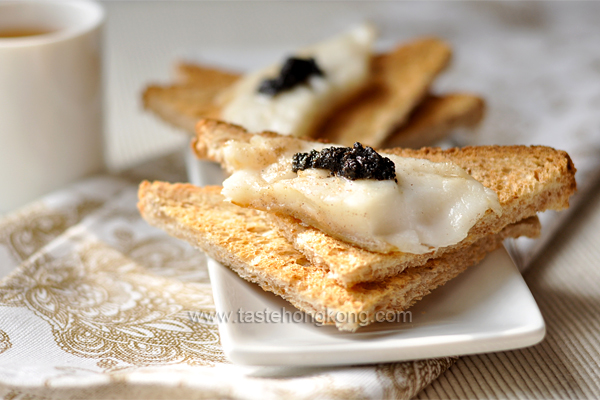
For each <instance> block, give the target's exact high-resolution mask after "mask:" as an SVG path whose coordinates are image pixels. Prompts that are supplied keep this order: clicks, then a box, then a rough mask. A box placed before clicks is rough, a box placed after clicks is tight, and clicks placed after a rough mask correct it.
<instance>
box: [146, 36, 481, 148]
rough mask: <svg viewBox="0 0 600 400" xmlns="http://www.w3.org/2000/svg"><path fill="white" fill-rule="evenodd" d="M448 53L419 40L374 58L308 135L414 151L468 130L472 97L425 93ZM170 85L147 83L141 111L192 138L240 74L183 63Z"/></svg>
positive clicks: (476, 100)
mask: <svg viewBox="0 0 600 400" xmlns="http://www.w3.org/2000/svg"><path fill="white" fill-rule="evenodd" d="M450 58H451V49H450V46H449V45H448V44H446V43H445V42H444V41H442V40H440V39H437V38H422V39H417V40H413V41H411V42H409V43H407V44H404V45H401V46H399V47H397V48H396V49H394V50H392V51H390V52H388V53H383V54H378V55H374V56H372V58H371V71H370V76H369V79H368V82H367V84H366V85H365V88H364V89H363V90H362V91H360V92H359V93H358V94H357V95H355V96H353V97H352V98H349V99H347V101H345V102H344V103H343V104H341V105H340V106H339V107H337V108H335V109H334V110H333V111H332V112H331V113H330V114H329V115H327V116H326V117H325V118H324V120H323V123H321V124H319V125H318V126H317V127H316V128H315V129H314V131H313V132H312V133H311V134H310V136H311V137H314V138H325V139H327V140H329V141H331V142H334V143H339V144H342V145H348V146H351V145H352V144H353V143H354V142H355V141H360V142H361V143H363V144H365V145H369V146H373V147H377V148H381V147H390V146H392V147H393V146H402V147H412V148H418V147H421V146H424V145H430V144H432V143H434V142H436V141H438V140H440V139H442V138H444V137H445V136H446V135H447V134H448V133H449V132H450V131H452V130H453V129H455V128H473V127H475V126H477V124H478V123H479V122H480V121H481V119H482V118H483V115H484V110H485V104H484V101H483V100H482V99H481V98H480V97H478V96H476V95H473V94H469V93H453V94H446V95H432V94H429V92H430V88H431V85H432V83H433V81H434V80H435V78H436V77H437V76H438V75H439V73H440V72H442V71H443V70H444V69H445V68H446V66H447V65H448V63H449V61H450ZM176 75H177V76H176V79H175V82H174V83H172V84H167V85H150V86H148V87H147V88H146V90H145V92H144V94H143V102H144V107H145V108H146V109H148V110H150V111H152V112H153V113H154V114H156V115H158V116H159V117H160V118H161V119H163V120H165V121H167V122H168V123H170V124H172V125H174V126H176V127H178V128H180V129H183V130H185V131H187V132H189V133H191V134H194V126H195V124H196V122H197V121H198V120H200V119H203V118H221V119H222V117H221V110H222V108H223V98H224V94H226V93H227V90H228V89H229V88H230V87H232V85H234V84H235V83H236V82H237V81H238V80H239V79H240V77H241V75H239V74H236V73H232V72H228V71H224V70H220V69H216V68H212V67H207V66H203V65H194V64H189V63H182V64H179V65H178V66H177V71H176Z"/></svg>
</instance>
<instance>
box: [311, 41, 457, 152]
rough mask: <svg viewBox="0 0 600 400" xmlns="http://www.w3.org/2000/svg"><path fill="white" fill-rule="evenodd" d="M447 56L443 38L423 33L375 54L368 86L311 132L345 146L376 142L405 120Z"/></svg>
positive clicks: (380, 142)
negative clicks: (415, 38)
mask: <svg viewBox="0 0 600 400" xmlns="http://www.w3.org/2000/svg"><path fill="white" fill-rule="evenodd" d="M451 55H452V50H451V49H450V46H448V45H447V44H446V43H445V42H444V41H442V40H440V39H437V38H424V39H419V40H415V41H413V42H411V43H409V44H406V45H403V46H400V47H398V48H396V49H395V50H393V51H392V52H390V53H386V54H382V55H378V56H376V57H374V58H373V62H372V71H373V72H372V74H371V76H372V78H371V82H370V83H369V84H368V85H367V86H368V89H367V90H366V91H364V92H363V93H361V95H360V96H359V97H358V98H356V99H355V100H354V101H352V102H350V103H348V104H346V105H345V106H344V107H342V108H340V109H338V110H337V111H335V112H334V113H333V114H332V116H331V117H330V118H329V119H328V120H327V121H326V122H325V123H324V124H323V125H322V126H321V128H320V130H319V133H317V135H314V136H315V137H322V138H325V139H327V140H329V141H331V142H334V143H339V144H343V145H345V146H351V145H352V144H353V143H354V142H361V143H363V144H365V145H368V146H372V147H380V146H381V145H382V144H383V143H384V141H385V139H386V138H387V137H388V135H389V134H390V133H391V132H393V131H394V130H395V129H397V128H398V127H400V126H401V125H402V124H404V123H405V122H406V121H407V120H408V117H409V115H410V113H411V111H412V110H413V109H414V108H415V107H416V106H417V104H419V103H420V102H421V100H422V99H423V98H424V97H425V95H426V94H427V92H428V90H429V87H430V86H431V83H432V82H433V80H434V79H435V77H436V76H437V75H438V74H439V73H440V72H441V71H442V70H443V69H444V68H445V67H446V66H447V65H448V63H449V62H450V58H451Z"/></svg>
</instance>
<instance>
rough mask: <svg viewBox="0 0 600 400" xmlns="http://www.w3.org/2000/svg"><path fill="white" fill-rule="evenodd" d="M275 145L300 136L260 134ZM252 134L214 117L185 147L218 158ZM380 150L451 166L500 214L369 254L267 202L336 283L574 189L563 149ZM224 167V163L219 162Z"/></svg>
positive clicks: (374, 273) (552, 204)
mask: <svg viewBox="0 0 600 400" xmlns="http://www.w3.org/2000/svg"><path fill="white" fill-rule="evenodd" d="M261 135H263V136H264V137H267V138H273V139H275V140H277V141H278V143H279V145H281V146H285V144H286V143H287V144H289V145H290V146H291V145H293V143H294V142H295V141H303V140H304V139H298V138H292V137H288V136H281V135H278V134H276V133H272V132H265V133H262V134H261ZM253 136H254V135H253V134H249V133H247V132H246V131H245V130H244V129H243V128H241V127H239V126H236V125H231V124H227V123H225V122H221V121H214V120H203V121H201V122H199V123H198V125H197V136H196V138H195V139H194V140H193V142H192V147H193V150H194V151H195V152H196V154H197V155H198V156H199V157H201V158H208V159H211V160H214V161H217V162H221V163H224V160H223V157H222V152H221V149H222V145H223V144H224V143H225V142H227V141H228V140H238V141H242V142H248V141H249V140H250V139H251V138H252V137H253ZM386 152H387V153H390V154H396V155H399V156H403V157H413V158H424V159H428V160H431V161H434V162H443V161H451V162H454V163H456V164H458V165H459V166H460V167H462V168H463V169H464V170H466V172H467V173H469V174H470V175H471V176H472V177H473V178H475V179H476V180H478V181H479V182H481V183H482V184H483V185H484V186H486V187H488V188H490V189H492V190H494V191H495V192H496V194H497V195H498V200H499V202H500V206H501V207H502V215H498V214H496V213H494V212H492V211H488V212H487V213H486V214H485V215H484V216H483V217H482V218H481V219H480V220H479V221H478V222H477V223H476V224H475V225H474V226H473V228H471V230H470V231H469V235H468V236H467V238H465V239H464V240H463V241H461V242H460V243H457V244H456V245H453V246H448V247H444V248H438V249H437V250H436V251H434V252H431V253H426V254H419V255H417V254H408V253H402V252H392V253H388V254H382V253H374V252H370V251H367V250H364V249H361V248H359V247H356V246H353V245H351V244H348V243H346V242H344V241H342V240H339V239H335V238H333V237H331V236H330V235H327V234H325V233H323V232H322V231H320V230H318V229H315V228H312V227H310V226H306V225H304V224H301V223H300V222H299V221H298V220H296V219H294V218H292V217H290V216H287V215H282V214H277V213H276V206H275V205H273V207H271V211H272V213H270V214H269V215H270V219H271V220H272V222H273V223H274V225H275V226H276V227H277V228H278V229H279V230H280V232H281V234H282V235H283V236H284V237H286V238H287V240H288V241H289V242H290V243H292V244H293V245H294V246H295V247H296V249H298V250H299V251H300V252H301V253H303V254H304V255H305V256H306V257H307V258H308V259H309V260H310V262H311V263H312V264H314V265H316V266H321V267H322V268H323V269H325V270H328V271H330V272H331V273H332V275H333V276H334V277H335V279H337V280H338V282H339V284H341V285H344V286H352V285H354V284H356V283H358V282H365V281H376V280H381V279H384V278H386V277H388V276H392V275H395V274H398V273H400V272H402V271H403V270H404V269H406V268H408V267H414V266H418V265H423V264H424V263H426V262H427V260H429V259H432V258H437V257H439V256H441V255H442V254H444V253H446V252H450V251H456V250H460V249H461V248H464V247H467V246H470V245H471V244H473V243H475V242H477V241H478V240H480V239H482V238H485V237H487V236H490V235H495V234H497V233H499V232H501V231H502V230H503V229H504V228H505V227H506V226H508V225H510V224H514V223H517V222H519V221H521V220H523V219H526V218H529V217H532V216H535V215H536V213H537V212H541V211H545V210H548V209H551V210H560V209H563V208H566V207H568V205H569V197H570V196H571V195H572V194H573V193H574V192H575V189H576V183H575V167H574V166H573V163H572V161H571V159H570V158H569V155H568V154H567V153H565V152H564V151H560V150H555V149H552V148H549V147H544V146H531V147H527V146H481V147H465V148H462V149H457V148H455V149H448V150H441V149H438V148H422V149H420V150H410V149H398V148H395V149H388V150H386ZM224 167H225V169H227V170H229V171H230V172H233V171H232V168H231V167H230V166H228V165H226V164H224Z"/></svg>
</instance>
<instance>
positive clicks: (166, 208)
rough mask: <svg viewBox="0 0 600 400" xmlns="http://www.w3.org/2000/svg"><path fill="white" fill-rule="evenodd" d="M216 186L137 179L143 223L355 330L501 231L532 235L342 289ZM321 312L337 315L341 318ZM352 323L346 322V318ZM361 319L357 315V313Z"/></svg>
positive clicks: (472, 256)
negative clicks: (342, 319)
mask: <svg viewBox="0 0 600 400" xmlns="http://www.w3.org/2000/svg"><path fill="white" fill-rule="evenodd" d="M220 191H221V188H220V187H205V188H198V187H195V186H193V185H189V184H169V183H165V182H154V183H150V182H142V184H141V185H140V189H139V203H138V208H139V210H140V213H141V214H142V216H143V217H144V219H146V220H147V221H148V222H149V223H150V224H152V225H154V226H157V227H160V228H162V229H164V230H165V231H167V232H168V233H169V234H171V235H173V236H175V237H178V238H180V239H183V240H186V241H188V242H189V243H190V244H192V245H193V246H196V247H198V248H200V249H201V250H203V251H205V252H206V253H207V254H208V255H210V256H211V257H213V258H214V259H215V260H217V261H219V262H221V263H222V264H224V265H226V266H228V267H229V268H231V269H232V270H234V271H235V272H236V273H238V274H239V275H240V276H241V277H242V278H244V279H246V280H248V281H250V282H254V283H257V284H258V285H260V286H261V287H262V288H263V289H264V290H267V291H271V292H273V293H275V294H277V295H279V296H281V297H283V298H284V299H286V300H288V301H290V302H291V303H292V304H293V305H295V306H296V307H297V308H299V309H301V310H303V311H305V312H308V313H309V314H311V315H313V316H315V317H316V318H317V319H318V320H319V321H320V322H324V323H335V324H336V326H337V327H338V328H339V329H342V330H355V329H357V328H358V323H357V322H356V321H359V319H358V317H359V316H360V317H361V318H364V322H365V323H370V322H373V320H374V319H375V316H376V312H378V311H404V310H406V309H408V308H409V307H410V306H411V305H412V304H414V303H415V302H416V301H417V300H419V299H421V298H422V297H423V296H425V295H426V294H428V293H429V292H431V290H433V289H435V288H436V287H438V286H440V285H443V284H444V283H446V282H447V281H448V280H450V279H452V278H453V277H455V276H456V275H458V274H459V273H461V272H462V271H464V270H465V269H466V268H467V267H469V266H470V265H473V264H474V263H477V262H479V261H480V260H481V259H482V258H483V257H484V256H485V254H486V253H487V252H489V251H491V250H493V249H494V248H496V247H498V246H499V245H500V244H501V242H502V239H503V238H505V237H516V236H520V235H523V234H525V235H534V234H535V233H536V232H537V231H538V229H539V225H536V224H535V223H533V224H532V223H531V221H529V220H528V221H524V222H522V223H519V224H516V225H513V226H510V227H507V228H505V229H504V230H503V231H502V232H501V233H499V234H497V235H490V236H487V237H485V238H483V239H481V240H479V241H478V242H477V243H475V244H473V245H472V246H470V247H469V248H466V249H462V250H459V251H455V252H449V253H447V254H445V255H444V256H442V257H440V258H438V259H435V260H430V261H429V262H428V263H427V264H425V265H424V266H422V267H418V268H410V269H408V270H406V271H405V272H403V273H402V274H399V275H397V276H394V277H390V278H388V279H386V280H384V281H380V282H375V283H362V284H358V285H355V286H354V287H352V288H346V287H344V286H342V285H340V284H339V283H337V282H336V281H334V280H332V279H330V277H329V276H328V273H327V271H325V270H324V269H322V268H318V267H315V266H313V265H311V264H310V262H309V261H308V260H307V259H306V258H305V257H304V255H302V253H300V252H299V251H297V250H296V249H295V248H294V247H293V246H292V245H291V244H290V243H289V242H288V241H287V240H286V239H285V238H283V237H282V236H281V235H280V234H279V233H278V232H277V230H276V229H274V228H273V227H272V226H271V224H270V223H269V221H268V219H267V217H266V213H265V212H262V211H258V210H254V209H249V208H241V207H238V206H235V205H233V204H231V203H227V202H224V201H223V197H222V196H221V195H220ZM329 313H343V314H345V315H346V316H347V317H348V318H347V319H345V320H344V321H341V320H333V319H332V318H331V317H329V318H328V317H327V315H330V314H329ZM352 321H354V322H352ZM360 321H362V319H360Z"/></svg>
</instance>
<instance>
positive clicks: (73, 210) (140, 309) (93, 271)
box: [0, 155, 454, 399]
mask: <svg viewBox="0 0 600 400" xmlns="http://www.w3.org/2000/svg"><path fill="white" fill-rule="evenodd" d="M141 178H148V179H163V180H171V181H177V180H184V178H185V175H184V174H183V166H182V165H181V157H180V156H179V155H174V156H171V157H167V158H165V159H162V160H158V161H156V162H153V163H150V164H148V165H146V166H143V167H140V168H137V169H136V170H132V171H129V172H128V173H127V174H126V175H125V176H121V177H114V176H101V177H96V178H91V179H88V180H86V181H83V182H80V183H78V184H75V185H73V186H72V187H70V188H68V189H65V190H63V191H60V192H57V193H54V194H52V195H50V196H47V197H46V198H44V199H42V200H41V201H39V202H37V203H35V204H33V205H30V206H27V207H25V208H24V209H23V210H20V211H17V212H16V213H14V214H12V215H10V216H8V217H5V218H3V219H1V220H0V265H1V266H2V271H3V274H4V275H6V274H7V273H8V272H9V270H12V271H11V272H10V273H8V275H6V276H5V277H4V278H3V280H2V281H0V395H3V396H4V398H5V399H18V398H28V399H35V398H67V397H69V398H147V399H151V398H152V399H161V398H214V397H228V398H261V399H264V398H280V397H283V396H285V397H287V398H300V399H304V398H306V399H309V398H310V399H313V398H319V397H321V398H406V399H408V398H411V397H412V396H414V395H415V394H417V393H418V392H419V391H420V390H421V389H422V388H424V387H425V386H427V385H428V384H429V383H430V382H432V381H433V380H434V379H436V378H437V377H438V376H439V375H440V374H441V373H442V372H444V371H445V370H446V369H447V368H448V367H449V366H450V365H452V364H453V362H454V359H453V358H443V359H435V360H423V361H414V362H403V363H395V364H380V365H367V366H355V367H329V368H322V367H319V368H290V367H247V366H237V365H233V364H231V363H229V362H228V361H227V359H226V358H225V356H224V354H223V351H222V348H221V345H220V342H219V332H218V329H217V325H216V324H215V323H211V322H210V321H206V322H194V321H192V320H191V319H190V316H189V313H190V312H192V313H195V312H198V311H202V312H207V313H212V312H214V303H213V299H212V292H211V288H210V282H209V278H208V273H207V269H206V260H205V257H204V255H203V254H202V253H200V252H198V251H197V250H195V249H193V248H192V247H190V246H189V245H187V244H186V243H184V242H182V241H179V240H176V239H173V238H171V237H169V236H167V235H166V234H165V233H164V232H162V231H160V230H158V229H155V228H152V227H150V226H149V225H148V224H146V222H145V221H143V220H142V219H141V218H140V216H139V214H138V212H137V209H136V202H137V196H136V192H137V182H139V180H140V179H141Z"/></svg>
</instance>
